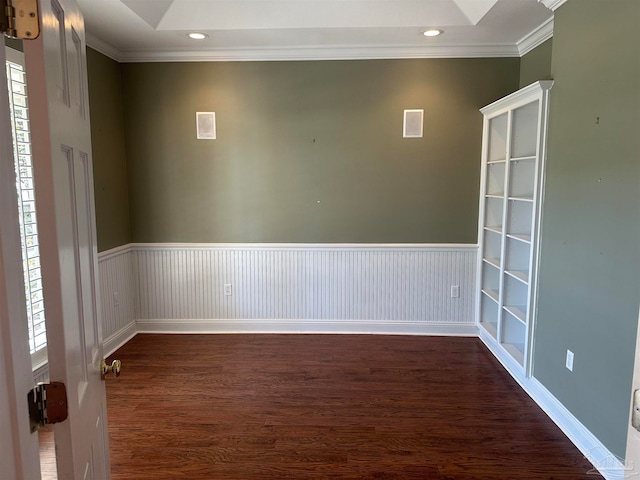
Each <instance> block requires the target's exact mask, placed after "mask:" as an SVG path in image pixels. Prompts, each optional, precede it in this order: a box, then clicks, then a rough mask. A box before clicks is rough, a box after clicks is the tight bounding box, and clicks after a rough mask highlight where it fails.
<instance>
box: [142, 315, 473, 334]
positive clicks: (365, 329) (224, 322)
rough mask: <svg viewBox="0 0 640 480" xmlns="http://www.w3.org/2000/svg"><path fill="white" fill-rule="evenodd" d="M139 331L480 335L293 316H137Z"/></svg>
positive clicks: (466, 328) (459, 328) (449, 327)
mask: <svg viewBox="0 0 640 480" xmlns="http://www.w3.org/2000/svg"><path fill="white" fill-rule="evenodd" d="M136 327H137V332H138V333H216V334H232V333H259V334H338V335H342V334H344V335H353V334H357V335H361V334H376V335H434V336H461V337H477V336H478V328H477V327H476V326H475V325H459V324H452V323H442V324H435V323H432V324H429V325H425V324H421V323H417V322H380V321H364V320H349V321H347V322H345V321H344V320H306V319H302V320H292V319H284V320H283V319H276V320H274V319H251V320H247V319H182V320H166V319H138V320H136Z"/></svg>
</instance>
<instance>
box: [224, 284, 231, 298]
mask: <svg viewBox="0 0 640 480" xmlns="http://www.w3.org/2000/svg"><path fill="white" fill-rule="evenodd" d="M224 294H225V295H226V296H230V295H231V284H230V283H225V284H224Z"/></svg>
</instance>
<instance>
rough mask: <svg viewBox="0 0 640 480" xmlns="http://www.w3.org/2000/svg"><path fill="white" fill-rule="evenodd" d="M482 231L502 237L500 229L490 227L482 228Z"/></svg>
mask: <svg viewBox="0 0 640 480" xmlns="http://www.w3.org/2000/svg"><path fill="white" fill-rule="evenodd" d="M484 229H485V230H487V231H489V232H493V233H497V234H498V235H502V227H496V226H492V227H484Z"/></svg>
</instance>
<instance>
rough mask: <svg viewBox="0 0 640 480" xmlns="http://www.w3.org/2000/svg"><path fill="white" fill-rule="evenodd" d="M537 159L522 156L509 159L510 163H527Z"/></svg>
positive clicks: (531, 156) (530, 156) (533, 156)
mask: <svg viewBox="0 0 640 480" xmlns="http://www.w3.org/2000/svg"><path fill="white" fill-rule="evenodd" d="M536 158H537V157H536V156H535V155H523V156H522V157H511V158H510V161H512V162H527V161H531V160H535V159H536Z"/></svg>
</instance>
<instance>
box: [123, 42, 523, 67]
mask: <svg viewBox="0 0 640 480" xmlns="http://www.w3.org/2000/svg"><path fill="white" fill-rule="evenodd" d="M519 56H520V53H519V51H518V48H517V46H516V45H464V46H453V45H452V46H438V47H412V46H404V47H403V46H399V47H388V46H363V47H347V46H342V47H340V46H339V47H330V48H327V47H289V48H252V49H220V50H206V51H199V50H170V51H152V50H149V51H143V50H140V51H125V52H120V54H119V57H120V59H119V60H118V61H120V62H123V63H128V62H232V61H246V62H248V61H303V60H373V59H380V60H383V59H411V58H480V57H519ZM112 58H113V57H112Z"/></svg>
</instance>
